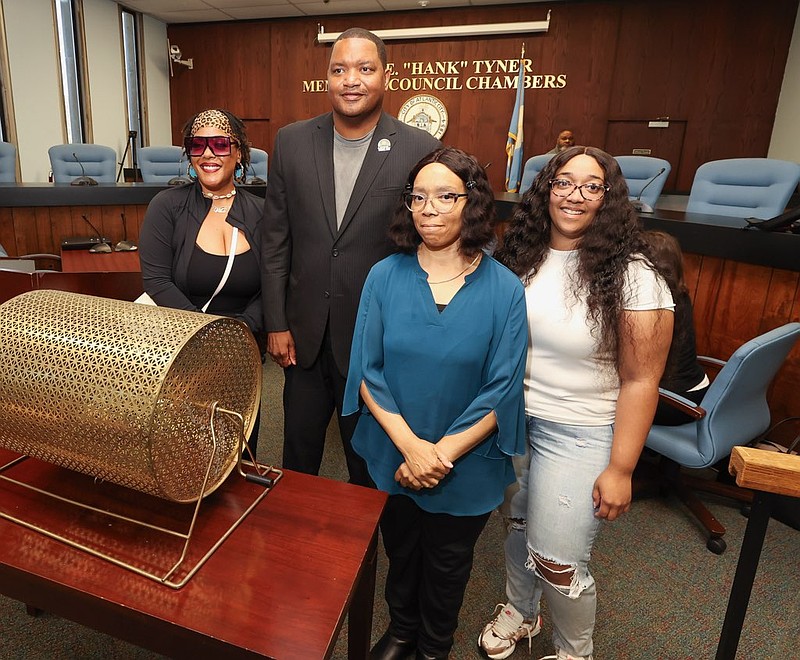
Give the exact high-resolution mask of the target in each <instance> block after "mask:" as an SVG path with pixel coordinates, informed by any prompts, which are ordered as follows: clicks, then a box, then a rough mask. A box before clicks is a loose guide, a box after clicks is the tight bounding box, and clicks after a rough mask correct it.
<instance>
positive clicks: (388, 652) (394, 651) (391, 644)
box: [369, 630, 417, 660]
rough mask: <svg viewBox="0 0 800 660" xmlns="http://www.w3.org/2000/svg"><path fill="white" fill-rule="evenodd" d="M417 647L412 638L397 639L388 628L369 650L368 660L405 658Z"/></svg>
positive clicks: (397, 659)
mask: <svg viewBox="0 0 800 660" xmlns="http://www.w3.org/2000/svg"><path fill="white" fill-rule="evenodd" d="M416 648H417V642H416V640H413V639H398V638H397V637H395V636H394V635H392V634H391V633H390V632H389V631H388V630H387V631H386V632H385V633H384V634H383V637H381V638H380V639H379V640H378V643H377V644H375V646H373V647H372V649H371V650H370V652H369V660H406V658H410V657H411V656H412V655H413V654H414V651H415V650H416Z"/></svg>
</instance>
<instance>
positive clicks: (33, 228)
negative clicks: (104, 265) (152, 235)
mask: <svg viewBox="0 0 800 660" xmlns="http://www.w3.org/2000/svg"><path fill="white" fill-rule="evenodd" d="M146 210H147V205H142V204H124V205H119V206H37V207H31V206H19V207H13V208H11V207H5V208H0V245H3V246H4V247H5V248H6V251H7V252H8V254H10V255H15V256H19V255H25V254H35V253H50V254H60V252H61V241H62V240H63V239H64V238H66V237H67V236H94V235H95V234H94V232H93V231H92V229H91V227H89V226H88V225H87V224H86V222H84V220H83V217H82V216H84V215H85V216H86V217H87V218H88V219H89V221H90V222H91V223H92V224H93V225H94V226H95V227H97V230H98V231H99V232H100V233H101V234H102V235H103V236H104V237H106V238H109V239H111V242H112V244H114V243H117V242H118V241H121V240H122V239H123V238H126V235H125V229H126V228H127V238H128V239H129V240H132V241H134V242H136V241H138V239H139V229H140V228H141V226H142V221H143V220H144V213H145V211H146ZM123 213H124V214H125V225H126V227H123V222H122V217H121V215H122V214H123Z"/></svg>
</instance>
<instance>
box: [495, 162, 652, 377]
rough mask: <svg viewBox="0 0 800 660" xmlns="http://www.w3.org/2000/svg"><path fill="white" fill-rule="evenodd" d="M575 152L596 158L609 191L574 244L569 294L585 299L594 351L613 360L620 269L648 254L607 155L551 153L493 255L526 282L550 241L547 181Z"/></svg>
mask: <svg viewBox="0 0 800 660" xmlns="http://www.w3.org/2000/svg"><path fill="white" fill-rule="evenodd" d="M580 154H586V155H587V156H591V157H592V158H594V159H595V160H596V161H597V164H598V165H600V168H601V169H602V170H603V174H604V179H605V183H606V184H607V185H608V186H609V190H608V191H607V192H606V194H605V196H604V197H603V203H602V205H601V206H600V208H599V209H598V210H597V213H596V215H595V217H594V220H593V221H592V224H591V225H590V226H589V227H588V228H587V230H586V233H584V234H583V236H581V238H580V241H579V243H578V268H577V271H576V272H575V273H573V275H572V280H573V286H574V293H575V295H576V296H577V297H580V298H585V300H586V305H587V307H588V308H589V309H588V319H587V320H588V321H589V324H590V326H591V327H592V334H593V336H595V337H596V339H598V341H599V349H600V351H599V352H600V354H603V353H606V352H608V353H609V354H610V355H611V356H613V360H614V363H615V364H616V362H617V360H616V357H617V353H618V347H619V324H620V320H621V318H622V309H623V308H622V304H623V287H624V282H625V272H626V270H627V268H628V264H629V263H630V262H631V261H634V260H637V259H642V258H643V257H644V256H645V255H647V254H648V248H647V245H646V243H645V241H644V239H643V237H642V229H641V226H640V222H639V216H638V214H637V213H636V210H635V209H634V207H633V205H632V204H631V203H630V201H629V200H628V185H627V183H626V182H625V178H624V177H623V176H622V172H621V170H620V168H619V165H618V164H617V161H616V160H614V158H613V157H612V156H609V155H608V154H607V153H606V152H605V151H602V150H601V149H597V148H595V147H581V146H575V147H569V148H568V149H565V150H564V151H562V152H560V153H558V154H556V155H555V156H553V157H552V158H551V159H550V161H549V162H548V163H547V165H546V166H545V167H544V169H542V171H541V172H539V174H538V176H537V177H536V178H535V179H534V181H533V184H532V185H531V187H530V188H529V189H528V191H527V192H526V193H525V194H524V195H523V196H522V199H521V200H520V203H519V204H518V205H517V207H516V208H515V209H514V214H513V216H512V218H511V222H510V225H509V228H508V230H507V231H506V233H505V236H504V237H503V245H502V246H501V247H500V249H498V251H497V252H496V253H495V257H496V258H497V259H498V260H499V261H500V262H502V263H503V264H505V265H506V266H508V267H509V268H510V269H511V270H512V271H514V272H515V273H516V274H517V275H519V276H520V277H521V278H522V279H523V281H524V283H525V284H526V285H527V284H528V283H529V282H530V280H531V278H533V276H534V275H536V273H537V272H538V270H539V267H540V266H541V265H542V263H543V262H544V259H545V257H546V256H547V252H548V249H549V246H550V226H551V220H550V213H549V205H550V181H551V179H554V178H556V174H557V172H559V171H560V170H561V169H562V168H563V167H564V166H565V165H566V164H567V162H568V161H570V160H571V159H572V158H574V157H575V156H578V155H580Z"/></svg>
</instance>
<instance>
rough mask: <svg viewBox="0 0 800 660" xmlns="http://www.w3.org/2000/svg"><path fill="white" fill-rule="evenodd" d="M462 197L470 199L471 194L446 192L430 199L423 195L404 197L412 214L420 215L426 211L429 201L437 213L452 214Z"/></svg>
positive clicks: (406, 195) (411, 194)
mask: <svg viewBox="0 0 800 660" xmlns="http://www.w3.org/2000/svg"><path fill="white" fill-rule="evenodd" d="M460 197H469V194H468V193H453V192H446V193H439V194H438V195H433V196H432V197H428V196H427V195H423V194H422V193H406V194H405V195H403V202H405V205H406V208H407V209H408V210H409V211H411V212H412V213H419V212H420V211H423V210H425V206H426V205H427V204H428V202H429V201H430V203H431V206H432V207H433V210H434V211H436V212H437V213H450V211H452V210H453V209H454V208H455V206H456V202H457V201H458V199H459V198H460Z"/></svg>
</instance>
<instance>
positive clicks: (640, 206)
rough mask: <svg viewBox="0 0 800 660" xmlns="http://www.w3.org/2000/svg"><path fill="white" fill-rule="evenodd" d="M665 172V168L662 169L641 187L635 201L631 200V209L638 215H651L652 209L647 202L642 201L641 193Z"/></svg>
mask: <svg viewBox="0 0 800 660" xmlns="http://www.w3.org/2000/svg"><path fill="white" fill-rule="evenodd" d="M666 171H667V168H666V167H662V168H661V169H660V170H658V172H657V173H656V175H655V176H653V177H651V178H650V180H649V181H648V182H647V183H645V184H644V185H643V186H642V189H641V190H640V191H639V194H638V195H636V199H632V200H631V204H633V208H635V209H636V210H637V211H638V212H639V213H652V212H653V207H652V206H650V205H649V204H648V203H647V202H643V201H642V193H643V192H644V191H645V190H646V189H647V186H649V185H650V184H651V183H653V181H655V180H656V179H657V178H658V177H660V176H661V175H662V174H664V172H666Z"/></svg>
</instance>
